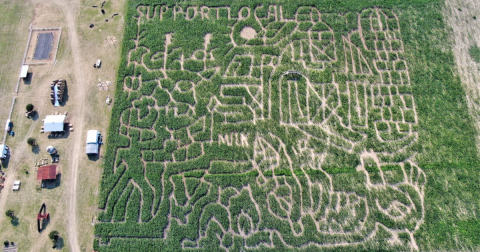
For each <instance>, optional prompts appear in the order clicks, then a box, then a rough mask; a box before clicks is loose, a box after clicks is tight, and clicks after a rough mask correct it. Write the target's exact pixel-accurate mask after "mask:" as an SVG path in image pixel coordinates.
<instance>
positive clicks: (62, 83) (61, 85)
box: [50, 79, 67, 104]
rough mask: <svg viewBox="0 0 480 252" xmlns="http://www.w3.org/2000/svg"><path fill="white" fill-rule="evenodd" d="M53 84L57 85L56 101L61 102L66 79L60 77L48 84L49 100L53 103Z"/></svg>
mask: <svg viewBox="0 0 480 252" xmlns="http://www.w3.org/2000/svg"><path fill="white" fill-rule="evenodd" d="M55 86H57V90H58V91H57V92H58V102H59V103H62V102H63V96H64V94H65V89H66V87H67V81H66V80H65V79H60V80H54V81H53V82H52V83H51V84H50V89H51V91H50V101H51V102H52V104H55Z"/></svg>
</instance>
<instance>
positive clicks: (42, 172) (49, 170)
mask: <svg viewBox="0 0 480 252" xmlns="http://www.w3.org/2000/svg"><path fill="white" fill-rule="evenodd" d="M56 178H57V166H56V165H46V166H41V167H39V168H38V171H37V180H45V179H56Z"/></svg>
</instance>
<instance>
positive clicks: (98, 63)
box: [93, 59, 102, 68]
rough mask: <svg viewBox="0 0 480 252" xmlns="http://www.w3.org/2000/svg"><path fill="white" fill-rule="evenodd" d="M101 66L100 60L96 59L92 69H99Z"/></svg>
mask: <svg viewBox="0 0 480 252" xmlns="http://www.w3.org/2000/svg"><path fill="white" fill-rule="evenodd" d="M101 65H102V60H101V59H97V61H96V62H95V64H93V67H94V68H100V66H101Z"/></svg>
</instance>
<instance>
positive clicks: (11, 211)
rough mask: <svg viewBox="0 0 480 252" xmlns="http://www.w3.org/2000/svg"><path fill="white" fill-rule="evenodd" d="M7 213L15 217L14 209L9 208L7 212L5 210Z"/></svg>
mask: <svg viewBox="0 0 480 252" xmlns="http://www.w3.org/2000/svg"><path fill="white" fill-rule="evenodd" d="M5 215H6V216H8V217H10V218H12V219H13V218H15V212H14V211H13V210H12V209H8V210H7V211H6V212H5Z"/></svg>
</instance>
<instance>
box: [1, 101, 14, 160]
mask: <svg viewBox="0 0 480 252" xmlns="http://www.w3.org/2000/svg"><path fill="white" fill-rule="evenodd" d="M16 98H17V97H16V96H14V97H13V101H12V106H11V107H10V113H9V114H8V120H9V121H10V119H11V118H12V112H13V105H15V99H16ZM6 127H7V125H6V124H5V128H6ZM6 138H7V130H6V129H5V133H3V141H2V144H5V139H6ZM2 151H3V150H2Z"/></svg>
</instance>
